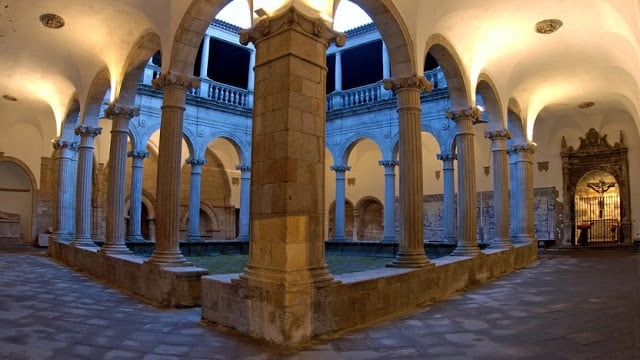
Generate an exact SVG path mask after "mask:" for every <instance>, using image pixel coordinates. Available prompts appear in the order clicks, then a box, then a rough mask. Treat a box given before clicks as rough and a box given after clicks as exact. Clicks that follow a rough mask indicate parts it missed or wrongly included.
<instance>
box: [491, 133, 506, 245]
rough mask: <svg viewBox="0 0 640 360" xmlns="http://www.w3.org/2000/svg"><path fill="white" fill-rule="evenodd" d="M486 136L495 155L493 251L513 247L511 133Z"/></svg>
mask: <svg viewBox="0 0 640 360" xmlns="http://www.w3.org/2000/svg"><path fill="white" fill-rule="evenodd" d="M484 136H485V137H486V138H488V139H490V140H491V152H492V153H493V207H494V209H495V210H494V214H495V219H496V237H495V238H494V239H492V240H491V245H490V246H489V247H490V248H491V249H508V248H510V247H512V245H511V241H510V240H509V159H508V155H507V139H510V138H511V133H510V132H509V130H507V129H497V130H493V131H487V132H485V133H484Z"/></svg>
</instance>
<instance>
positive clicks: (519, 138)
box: [507, 98, 527, 144]
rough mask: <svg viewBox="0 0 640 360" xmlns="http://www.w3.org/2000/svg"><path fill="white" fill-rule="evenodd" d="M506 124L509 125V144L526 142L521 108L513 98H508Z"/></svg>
mask: <svg viewBox="0 0 640 360" xmlns="http://www.w3.org/2000/svg"><path fill="white" fill-rule="evenodd" d="M507 124H508V126H509V131H511V139H510V140H509V142H510V143H511V144H524V143H526V142H527V137H526V135H525V132H524V125H523V124H524V123H523V119H522V109H521V108H520V104H519V103H518V101H517V100H516V99H515V98H510V99H509V106H508V108H507Z"/></svg>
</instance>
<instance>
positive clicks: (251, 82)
mask: <svg viewBox="0 0 640 360" xmlns="http://www.w3.org/2000/svg"><path fill="white" fill-rule="evenodd" d="M249 51H250V53H249V76H248V78H247V90H248V91H249V94H248V95H247V107H248V108H253V90H254V89H255V82H256V76H255V73H254V71H253V68H254V67H255V66H256V51H255V50H253V49H250V50H249ZM248 236H249V235H247V238H248Z"/></svg>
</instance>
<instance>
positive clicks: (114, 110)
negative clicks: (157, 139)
mask: <svg viewBox="0 0 640 360" xmlns="http://www.w3.org/2000/svg"><path fill="white" fill-rule="evenodd" d="M139 114H140V109H139V108H136V107H130V106H121V105H118V104H115V103H111V104H109V106H107V108H106V109H105V110H104V116H105V117H107V118H110V119H113V118H114V117H116V116H124V117H127V118H129V119H131V118H133V117H136V116H138V115H139Z"/></svg>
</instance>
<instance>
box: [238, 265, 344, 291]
mask: <svg viewBox="0 0 640 360" xmlns="http://www.w3.org/2000/svg"><path fill="white" fill-rule="evenodd" d="M240 279H241V280H242V281H244V282H245V283H247V284H250V285H252V286H273V285H276V286H284V287H292V286H293V287H296V286H303V287H306V286H311V287H314V288H315V287H323V286H327V285H329V284H332V283H333V282H335V280H334V279H333V276H332V275H331V273H330V272H329V269H328V268H327V266H326V265H324V266H320V267H316V268H309V269H303V270H291V271H287V270H282V269H266V268H261V267H255V266H251V265H247V267H246V268H245V269H244V271H243V272H242V274H240Z"/></svg>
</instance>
